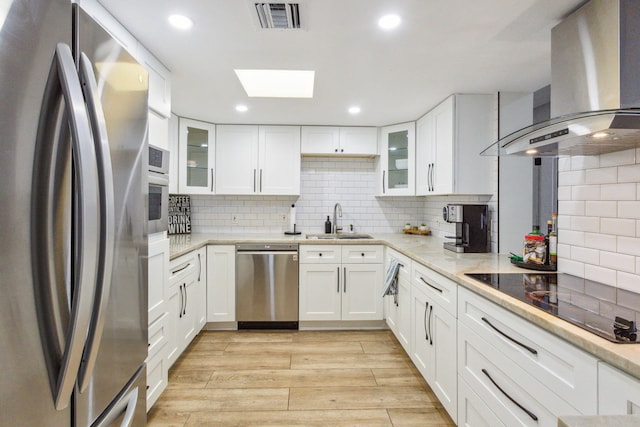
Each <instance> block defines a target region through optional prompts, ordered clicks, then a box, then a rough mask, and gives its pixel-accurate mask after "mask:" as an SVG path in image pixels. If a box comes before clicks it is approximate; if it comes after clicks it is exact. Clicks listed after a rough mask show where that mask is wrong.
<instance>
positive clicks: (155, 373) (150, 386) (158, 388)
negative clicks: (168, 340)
mask: <svg viewBox="0 0 640 427" xmlns="http://www.w3.org/2000/svg"><path fill="white" fill-rule="evenodd" d="M167 348H168V346H167V345H165V346H163V347H162V348H161V350H162V351H159V352H158V353H157V354H156V355H155V356H154V357H152V358H150V359H148V360H147V412H149V410H150V409H151V407H152V406H153V405H154V403H156V400H158V397H160V395H161V394H162V392H163V391H164V389H165V388H167V384H168V383H169V378H168V377H169V366H168V362H167V357H166V354H165V353H166V349H167Z"/></svg>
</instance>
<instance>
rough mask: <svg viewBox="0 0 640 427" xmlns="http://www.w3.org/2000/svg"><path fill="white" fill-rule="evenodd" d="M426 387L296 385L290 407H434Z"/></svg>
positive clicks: (291, 396)
mask: <svg viewBox="0 0 640 427" xmlns="http://www.w3.org/2000/svg"><path fill="white" fill-rule="evenodd" d="M434 407H436V405H435V404H434V402H432V401H431V399H430V398H429V396H428V395H427V393H426V391H425V390H424V389H423V388H422V387H310V388H292V389H291V394H290V396H289V409H290V410H294V411H295V410H311V409H326V410H335V409H373V408H387V409H388V408H434Z"/></svg>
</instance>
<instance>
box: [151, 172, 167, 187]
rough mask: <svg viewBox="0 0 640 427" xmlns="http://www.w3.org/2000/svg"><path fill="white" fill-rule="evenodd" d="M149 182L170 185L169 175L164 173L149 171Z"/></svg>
mask: <svg viewBox="0 0 640 427" xmlns="http://www.w3.org/2000/svg"><path fill="white" fill-rule="evenodd" d="M149 184H153V185H161V186H163V187H168V186H169V177H168V176H167V175H164V174H159V173H156V172H152V171H149Z"/></svg>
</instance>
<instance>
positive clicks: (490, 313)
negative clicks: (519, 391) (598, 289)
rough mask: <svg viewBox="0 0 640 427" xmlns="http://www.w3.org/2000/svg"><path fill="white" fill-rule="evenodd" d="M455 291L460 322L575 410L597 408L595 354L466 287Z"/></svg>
mask: <svg viewBox="0 0 640 427" xmlns="http://www.w3.org/2000/svg"><path fill="white" fill-rule="evenodd" d="M459 291H460V294H459V295H458V296H459V307H458V314H459V316H458V324H459V325H461V324H464V325H465V326H467V327H468V328H469V329H470V330H471V331H473V334H474V335H475V336H477V337H478V338H479V339H481V340H483V342H486V343H487V344H490V345H491V346H493V347H495V348H496V349H497V352H498V353H499V354H500V355H503V356H504V357H505V359H506V358H508V359H510V360H512V361H514V362H516V363H517V365H518V366H520V370H521V371H522V372H527V373H528V374H529V375H531V376H533V377H535V378H537V379H538V381H540V382H541V383H543V384H545V385H546V386H547V387H548V388H549V389H550V390H552V391H553V392H554V393H556V394H558V395H559V396H563V398H565V399H567V401H568V402H569V403H570V404H571V405H572V406H573V407H574V408H576V409H577V410H578V411H580V412H582V413H583V414H585V415H592V414H595V413H596V408H597V403H598V402H597V359H595V358H594V357H592V356H590V355H588V354H587V353H585V352H583V351H582V350H580V349H578V348H576V347H574V346H572V345H571V344H569V343H567V342H565V341H564V340H562V339H560V338H558V337H555V336H554V335H552V334H550V333H549V332H547V331H545V330H543V329H541V328H539V327H537V326H535V325H533V324H531V323H530V322H528V321H526V320H524V319H522V318H520V317H518V316H516V315H515V314H513V313H510V312H508V311H507V310H505V309H503V308H501V307H499V306H497V305H495V304H493V303H492V302H490V301H487V300H486V299H484V298H482V297H480V296H478V295H476V294H474V293H472V292H471V291H468V290H467V289H463V288H460V290H459Z"/></svg>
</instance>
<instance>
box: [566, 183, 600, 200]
mask: <svg viewBox="0 0 640 427" xmlns="http://www.w3.org/2000/svg"><path fill="white" fill-rule="evenodd" d="M571 200H600V186H599V185H575V186H573V187H571Z"/></svg>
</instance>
